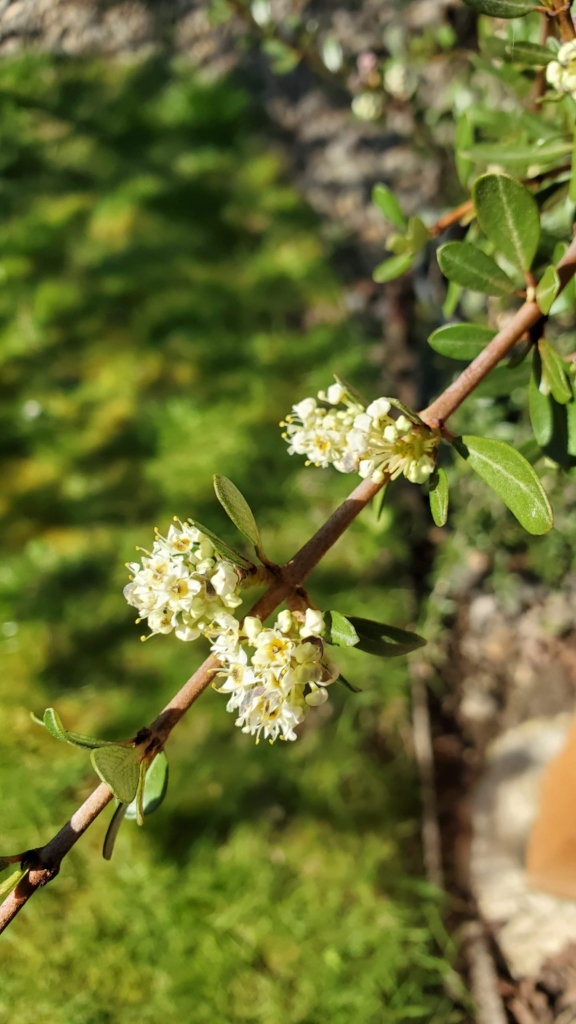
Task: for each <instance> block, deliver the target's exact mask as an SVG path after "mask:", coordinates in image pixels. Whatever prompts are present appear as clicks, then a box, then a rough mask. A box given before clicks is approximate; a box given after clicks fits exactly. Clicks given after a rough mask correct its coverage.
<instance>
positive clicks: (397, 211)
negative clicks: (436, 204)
mask: <svg viewBox="0 0 576 1024" xmlns="http://www.w3.org/2000/svg"><path fill="white" fill-rule="evenodd" d="M372 201H373V203H374V204H375V205H376V206H377V207H378V208H379V209H380V211H381V212H382V213H383V215H384V217H385V218H386V220H387V221H389V223H390V224H392V225H393V226H394V227H395V228H397V229H398V232H401V234H392V235H389V237H388V239H387V241H386V248H387V249H389V251H390V252H393V253H394V254H395V255H394V256H392V258H391V259H388V260H384V262H383V263H380V264H379V265H378V266H377V267H376V269H375V270H374V273H373V275H372V276H373V278H374V280H375V281H376V282H378V283H379V284H384V283H385V282H386V281H393V280H394V279H395V278H397V277H400V275H401V274H405V273H406V271H408V270H410V268H411V266H412V264H413V263H414V258H415V256H416V253H417V252H418V251H419V250H420V249H422V248H423V246H425V245H426V243H427V242H428V241H429V240H430V239H431V237H432V235H431V234H430V232H429V231H428V228H427V227H426V225H425V224H424V223H423V222H422V220H421V219H420V217H411V218H410V220H408V218H407V217H406V216H405V215H404V213H403V211H402V208H401V206H400V204H399V202H398V200H397V199H396V196H395V195H394V194H393V193H392V192H391V191H390V189H389V188H387V187H386V185H381V184H380V185H375V186H374V188H373V190H372Z"/></svg>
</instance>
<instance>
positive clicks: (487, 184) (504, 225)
mask: <svg viewBox="0 0 576 1024" xmlns="http://www.w3.org/2000/svg"><path fill="white" fill-rule="evenodd" d="M472 194H473V198H474V206H475V208H476V214H477V217H478V221H479V223H480V226H481V228H482V230H483V231H484V232H485V234H486V235H487V236H488V238H489V239H490V241H491V242H492V243H493V244H494V245H495V246H496V249H497V250H498V252H501V253H502V255H503V256H505V257H506V259H509V260H510V262H511V263H514V264H515V265H516V266H517V267H520V269H521V270H522V271H524V272H525V273H526V272H527V271H528V270H530V267H531V265H532V260H533V259H534V256H535V253H536V249H537V248H538V241H539V239H540V214H539V212H538V207H537V205H536V202H535V200H534V197H533V196H532V195H531V194H530V192H529V191H528V189H527V188H525V186H524V185H522V184H521V183H520V182H519V181H516V180H515V179H514V178H510V177H508V175H507V174H484V175H483V176H482V177H481V178H478V180H477V181H476V182H475V184H474V188H473V190H472Z"/></svg>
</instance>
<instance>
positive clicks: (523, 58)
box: [504, 39, 555, 68]
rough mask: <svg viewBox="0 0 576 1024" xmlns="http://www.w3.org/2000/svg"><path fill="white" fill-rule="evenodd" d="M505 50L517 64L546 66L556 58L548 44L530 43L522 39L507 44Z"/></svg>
mask: <svg viewBox="0 0 576 1024" xmlns="http://www.w3.org/2000/svg"><path fill="white" fill-rule="evenodd" d="M504 50H505V53H506V56H507V58H508V59H509V60H511V61H513V62H514V63H515V64H523V65H524V66H525V67H534V68H541V67H545V65H546V64H549V63H550V61H551V60H554V59H555V54H553V53H552V50H550V49H549V48H548V47H547V46H541V45H540V44H539V43H528V42H525V41H524V40H522V39H518V40H515V41H514V42H513V43H508V44H506V45H505V47H504Z"/></svg>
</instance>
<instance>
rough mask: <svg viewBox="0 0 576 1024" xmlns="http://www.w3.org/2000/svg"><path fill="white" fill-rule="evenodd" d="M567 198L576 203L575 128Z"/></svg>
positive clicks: (575, 130)
mask: <svg viewBox="0 0 576 1024" xmlns="http://www.w3.org/2000/svg"><path fill="white" fill-rule="evenodd" d="M568 196H569V198H570V199H571V200H572V202H573V203H576V128H575V129H574V140H573V143H572V169H571V171H570V189H569V191H568Z"/></svg>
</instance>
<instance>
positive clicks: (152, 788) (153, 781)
mask: <svg viewBox="0 0 576 1024" xmlns="http://www.w3.org/2000/svg"><path fill="white" fill-rule="evenodd" d="M167 789H168V758H167V757H166V754H165V753H164V751H163V750H161V751H160V753H159V754H156V757H155V758H154V760H153V761H152V764H151V765H150V767H149V768H148V770H147V772H146V779H145V782H144V790H143V794H142V813H143V814H144V815H148V814H152V813H153V812H154V811H155V810H156V809H157V808H158V807H160V804H161V803H162V801H163V799H164V797H165V796H166V790H167ZM126 817H127V818H128V819H131V820H132V819H134V818H136V802H135V801H133V802H132V803H131V804H130V806H129V807H128V809H127V812H126Z"/></svg>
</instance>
